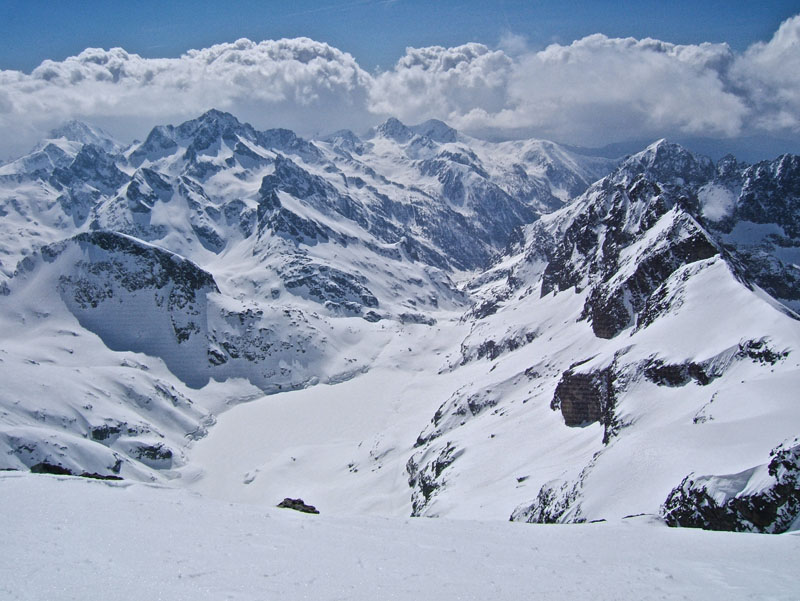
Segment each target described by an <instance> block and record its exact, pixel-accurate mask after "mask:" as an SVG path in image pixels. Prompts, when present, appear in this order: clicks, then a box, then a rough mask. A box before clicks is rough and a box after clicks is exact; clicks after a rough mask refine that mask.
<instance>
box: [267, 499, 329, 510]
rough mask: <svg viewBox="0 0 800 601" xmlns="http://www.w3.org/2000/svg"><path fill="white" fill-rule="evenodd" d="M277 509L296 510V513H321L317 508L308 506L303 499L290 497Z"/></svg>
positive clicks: (279, 504)
mask: <svg viewBox="0 0 800 601" xmlns="http://www.w3.org/2000/svg"><path fill="white" fill-rule="evenodd" d="M277 507H281V508H284V509H294V510H295V511H299V512H301V513H319V511H318V510H317V508H316V507H314V506H313V505H306V503H305V502H304V501H303V499H290V498H289V497H286V498H285V499H284V500H283V501H281V502H280V503H278V505H277Z"/></svg>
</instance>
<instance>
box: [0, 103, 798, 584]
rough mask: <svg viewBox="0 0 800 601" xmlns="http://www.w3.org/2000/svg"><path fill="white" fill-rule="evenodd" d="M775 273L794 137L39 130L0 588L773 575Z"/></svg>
mask: <svg viewBox="0 0 800 601" xmlns="http://www.w3.org/2000/svg"><path fill="white" fill-rule="evenodd" d="M798 266H800V157H797V156H793V155H784V156H781V157H777V158H776V159H774V160H772V161H764V162H761V163H758V164H755V165H746V164H743V163H740V162H737V160H736V159H735V158H733V157H732V156H728V157H725V158H723V159H722V160H720V161H718V162H716V163H714V162H713V161H711V160H710V159H706V158H704V157H702V156H698V155H695V154H693V153H692V152H690V151H688V150H686V149H684V148H682V147H680V146H678V145H676V144H673V143H670V142H668V141H666V140H660V141H657V142H655V143H653V144H652V145H650V146H648V147H647V148H645V149H644V150H642V151H641V152H639V153H637V154H634V155H631V156H627V157H622V158H620V159H618V160H610V159H605V158H599V157H594V156H588V155H581V154H579V153H577V152H575V151H574V150H569V149H567V148H564V147H562V146H559V145H557V144H554V143H551V142H546V141H540V140H523V141H510V142H487V141H483V140H479V139H475V138H471V137H469V136H466V135H464V134H461V133H459V132H457V131H455V130H453V129H452V128H450V127H448V126H447V125H446V124H444V123H442V122H440V121H428V122H426V123H422V124H419V125H415V126H408V125H405V124H403V123H401V122H400V121H398V120H396V119H389V120H388V121H386V122H385V123H383V124H382V125H380V126H378V127H376V128H375V129H373V130H372V131H370V132H367V133H366V134H364V135H360V136H358V135H356V134H355V133H353V132H350V131H339V132H336V133H333V134H331V135H328V136H326V137H322V138H320V139H315V140H305V139H302V138H300V137H298V136H296V135H295V134H294V133H293V132H291V131H289V130H282V129H273V130H267V131H258V130H256V129H255V128H253V127H252V126H250V125H248V124H246V123H242V122H240V121H239V120H237V118H236V117H235V116H233V115H231V114H228V113H224V112H220V111H216V110H212V111H209V112H207V113H205V114H203V115H201V116H199V117H198V118H196V119H194V120H191V121H188V122H185V123H182V124H179V125H163V126H158V127H156V128H154V129H153V130H152V131H151V132H150V134H149V135H148V136H147V138H146V139H145V140H144V141H143V142H134V143H133V144H132V145H130V146H127V147H125V146H123V145H121V144H120V143H119V142H117V141H115V140H113V139H111V138H110V137H109V136H108V135H106V134H105V133H103V132H102V131H100V130H98V129H96V128H93V127H91V126H88V125H85V124H83V123H79V122H71V123H69V124H66V125H65V126H63V127H61V128H59V129H58V130H55V131H53V132H52V134H51V138H50V139H48V140H44V141H43V142H42V143H41V144H39V145H38V146H37V147H36V148H35V149H34V150H33V151H32V152H31V153H29V154H28V155H26V156H23V157H21V158H19V159H16V160H14V161H11V162H8V163H5V164H2V165H0V378H2V382H3V385H2V387H0V470H3V472H2V473H0V497H2V499H3V501H4V506H5V507H6V515H7V516H9V519H10V520H11V521H12V522H13V524H12V525H11V526H10V527H9V529H8V530H7V531H6V534H7V535H5V536H4V537H3V539H4V540H3V544H4V545H5V546H4V555H5V556H9V555H11V556H13V559H12V560H11V562H10V563H9V564H7V565H8V567H0V575H3V576H4V577H3V578H2V579H0V580H2V582H3V584H0V593H2V594H3V595H5V596H6V597H7V598H31V599H34V598H81V591H84V592H85V591H86V590H88V589H86V588H81V587H80V586H79V585H78V584H75V582H73V581H72V580H69V579H67V580H65V581H59V580H58V579H57V578H56V576H55V575H54V574H55V572H54V571H53V570H52V569H48V568H47V566H46V565H45V566H43V569H45V570H46V571H47V574H46V575H42V577H41V578H40V579H38V580H37V579H34V580H33V582H36V583H37V584H36V585H32V586H28V587H26V586H24V582H23V580H24V581H25V582H31V581H30V580H29V579H27V578H22V574H23V573H24V572H25V570H26V569H30V566H31V565H32V564H34V563H37V562H39V563H41V562H42V557H43V556H47V557H50V559H48V560H47V561H48V562H49V561H51V559H52V557H51V556H54V554H57V553H61V552H64V551H63V549H64V548H65V545H66V544H67V542H66V541H69V540H74V541H75V545H77V547H76V549H77V550H76V551H74V555H72V556H71V558H70V559H63V560H57V563H56V565H57V566H58V570H62V569H63V572H64V573H67V572H69V573H72V574H76V573H77V574H83V576H81V578H83V577H86V578H89V577H90V576H92V575H95V572H97V571H98V570H99V571H102V570H103V561H104V554H103V553H102V552H101V551H100V550H98V548H97V546H98V545H101V546H102V545H103V544H106V545H111V546H112V547H114V548H116V547H117V545H121V546H124V545H125V542H124V541H125V540H127V541H134V546H133V547H132V548H131V549H130V550H128V551H122V550H116V551H113V552H111V554H110V555H108V554H106V556H107V557H109V558H114V560H115V561H117V562H118V563H119V564H120V565H123V564H124V565H125V566H127V567H125V568H121V567H119V565H118V566H117V567H118V569H119V570H122V571H121V572H120V578H121V579H122V580H119V582H122V581H123V580H124V581H125V582H127V583H128V585H127V586H128V588H127V589H125V588H123V590H126V591H127V592H126V593H124V594H123V595H122V597H121V598H127V597H125V595H129V596H130V597H131V598H134V597H136V596H137V595H138V596H141V594H142V593H144V594H149V593H152V590H156V589H152V590H151V588H148V587H149V586H150V584H146V583H142V582H140V575H141V574H143V573H152V574H154V575H155V576H154V577H155V578H161V581H162V582H167V581H168V582H169V584H167V585H164V586H166V588H163V589H158V590H162V591H166V593H164V594H165V595H166V596H165V597H164V598H170V599H179V598H184V597H186V598H189V597H190V596H191V598H193V599H197V598H209V599H212V598H216V599H218V598H225V596H224V595H226V594H227V595H228V597H227V598H237V599H238V598H243V599H246V598H254V599H255V598H265V595H266V596H267V597H268V596H269V594H268V593H267V592H266V591H271V590H273V589H271V588H269V587H270V586H272V585H269V584H268V583H269V582H270V580H269V578H273V583H277V584H276V585H275V586H276V587H277V588H275V589H274V590H282V591H284V593H286V595H287V596H288V597H289V598H298V599H299V598H330V599H333V598H352V599H360V598H375V597H379V598H387V599H388V598H403V599H405V598H412V597H414V598H420V597H423V598H424V597H426V596H433V595H434V594H435V595H437V596H440V597H441V596H444V597H447V598H456V597H457V596H458V594H462V596H463V598H488V597H494V598H497V599H506V598H508V599H512V598H522V597H523V596H531V595H533V594H534V592H536V591H538V592H539V593H541V594H540V595H539V596H542V597H543V598H576V599H577V598H593V599H596V598H609V599H617V598H637V599H643V598H662V597H660V596H659V594H665V595H667V596H668V597H669V598H673V597H674V598H678V597H679V596H680V595H686V596H688V597H689V598H696V597H697V596H699V593H700V591H702V592H703V596H704V597H706V598H726V599H730V598H748V595H749V596H755V597H762V596H763V597H764V598H767V597H769V598H775V599H795V598H797V593H798V592H800V589H798V588H797V584H796V583H795V582H794V578H793V577H792V565H793V564H791V563H790V559H791V558H792V557H795V558H796V557H797V553H798V546H799V545H800V539H798V538H797V536H798V535H797V534H796V532H798V531H800V402H798V401H800V397H798V392H797V391H798V390H800V318H799V317H798V313H800V267H798ZM29 472H33V473H37V474H38V475H29ZM41 474H45V475H41ZM79 476H83V477H84V478H83V479H80V478H76V477H79ZM285 498H288V499H289V500H294V499H297V500H300V499H301V498H302V499H303V500H305V502H306V503H308V504H310V505H313V506H314V507H315V508H316V510H318V511H319V512H320V515H319V516H316V515H314V516H310V515H309V516H304V515H300V514H296V515H295V512H292V511H291V509H277V508H275V505H277V504H278V503H279V502H280V501H281V500H282V499H285ZM176 506H181V507H184V510H183V512H182V513H181V512H180V511H178V510H177V509H176ZM91 507H97V508H98V509H97V511H92V510H90V508H91ZM84 512H85V513H86V514H87V515H86V516H85V518H84V517H81V518H73V519H67V518H66V517H65V516H68V515H73V516H74V515H75V513H78V514H80V513H84ZM138 512H141V514H142V515H141V522H140V521H139V519H138V518H137V519H134V518H135V514H137V513H138ZM416 516H420V517H440V518H448V519H444V520H437V521H435V522H436V523H435V524H434V523H433V522H430V526H428V525H427V524H428V523H429V521H425V520H409V519H408V518H410V517H416ZM74 519H80V520H83V519H85V524H86V527H87V528H88V529H89V530H90V531H91V532H86V531H84V530H83V529H82V528H80V527H79V524H80V523H81V522H80V521H73V520H74ZM314 520H316V521H314ZM509 520H510V521H512V522H527V523H532V524H555V523H558V524H566V523H570V524H577V523H581V524H583V525H582V526H574V527H561V529H556V530H553V529H543V527H535V526H528V525H526V524H525V525H524V524H501V523H500V522H508V521H509ZM596 522H599V523H596ZM142 523H143V524H146V525H144V526H142V525H141V524H142ZM590 523H591V524H590ZM668 526H675V527H679V528H677V529H675V530H673V529H670V528H668ZM195 528H199V529H200V532H197V531H196V530H195ZM537 528H538V529H537ZM689 528H702V529H706V530H722V531H735V532H749V533H770V534H780V533H785V534H783V535H782V536H775V537H765V536H755V535H751V536H750V537H745V538H742V537H741V536H739V537H737V536H735V535H732V534H713V533H704V532H701V531H697V530H689ZM108 529H111V530H113V534H112V533H111V532H107V535H108V538H106V536H105V535H102V534H101V533H103V532H104V531H106V530H108ZM170 529H173V530H174V537H175V538H174V543H170V542H169V541H164V542H162V541H160V540H158V537H159V536H162V535H163V534H162V533H163V532H164V531H168V532H169V531H170ZM351 532H352V533H353V534H352V547H351V549H350V551H349V553H348V554H344V555H342V556H338V555H337V552H336V551H335V548H336V546H337V545H341V544H342V538H345V537H347V536H350V534H349V533H351ZM151 535H152V536H151ZM251 536H252V537H254V538H253V539H252V540H251V539H250V537H251ZM64 537H67V538H64ZM69 537H72V538H71V539H70V538H69ZM226 537H227V538H226ZM681 537H683V538H681ZM30 540H36V541H39V543H38V545H40V547H39V546H38V545H36V546H35V545H33V544H32V543H30V542H28V543H26V542H25V541H30ZM198 540H199V541H200V544H201V545H205V546H206V547H207V548H209V549H217V550H218V549H220V548H224V546H225V545H226V544H227V545H230V546H231V547H233V546H236V547H237V548H238V547H240V546H246V545H248V544H250V543H252V544H253V545H254V549H257V550H259V551H260V552H262V553H263V554H264V555H263V557H264V558H272V557H281V558H282V559H281V560H280V561H279V562H278V563H279V564H280V566H283V567H280V566H278V565H277V564H274V565H271V567H270V566H269V565H267V564H268V563H269V561H267V559H264V561H265V562H266V563H265V564H264V565H263V566H262V567H263V569H262V570H261V571H258V570H256V571H248V572H247V574H246V575H243V573H242V570H243V569H244V566H245V565H249V564H248V562H249V561H251V560H252V561H255V560H256V559H257V557H256V555H257V554H256V555H253V556H252V557H251V553H250V552H249V551H245V550H242V549H240V550H239V551H237V552H235V553H233V554H228V555H227V556H226V557H227V559H223V558H221V557H222V555H220V558H218V559H215V560H213V561H212V562H211V563H209V565H206V566H205V567H204V565H203V564H204V563H205V562H206V561H207V558H206V556H205V555H203V554H202V553H201V552H200V551H199V550H198V548H197V547H196V545H195V542H196V541H198ZM225 541H227V542H225ZM505 541H508V545H510V546H509V547H508V548H503V546H504V543H505ZM170 544H174V546H176V547H178V548H179V549H180V550H179V551H177V552H176V553H177V556H178V557H180V558H182V561H185V562H187V564H186V565H185V566H167V565H166V564H167V563H169V560H168V559H167V558H168V556H169V551H168V549H169V548H170ZM20 545H21V547H20ZM151 545H152V546H153V547H155V549H157V551H153V550H152V549H149V547H150V546H151ZM611 545H613V546H614V547H622V549H621V550H620V551H619V556H618V557H617V558H616V559H614V560H613V561H611V562H610V563H606V564H604V563H603V561H602V560H603V557H602V556H603V554H604V553H606V551H605V550H604V549H605V548H606V547H609V546H611ZM319 546H323V547H324V548H325V549H327V551H325V552H323V553H322V555H321V557H322V559H320V560H319V561H318V562H316V564H315V565H313V566H311V567H309V568H308V571H307V572H304V571H302V570H299V568H297V567H296V566H295V567H290V566H293V565H294V562H301V561H305V558H307V557H308V556H309V555H313V554H314V553H318V552H319ZM393 547H394V548H395V550H396V554H395V555H393V552H392V548H393ZM651 547H652V548H658V550H657V551H652V553H651V554H649V555H648V551H647V549H650V548H651ZM687 547H691V548H692V549H693V550H692V551H691V552H690V553H688V554H684V550H685V548H687ZM120 548H121V547H120ZM12 549H16V551H12ZM20 549H21V550H20ZM578 549H581V551H580V552H579V551H578ZM137 550H138V551H137ZM484 550H485V554H486V558H487V559H486V562H485V564H484V560H483V556H482V554H483V553H484ZM70 553H72V551H70ZM450 554H452V555H450ZM643 555H644V556H643ZM676 556H679V558H678V559H675V557H676ZM37 557H38V559H37ZM215 557H216V556H215ZM584 557H585V558H588V563H586V569H585V570H583V571H582V570H581V569H580V568H579V569H575V568H576V566H577V565H578V563H580V561H581V558H584ZM755 558H758V559H755ZM395 559H396V564H397V565H395V566H393V567H392V568H391V569H395V570H398V573H402V574H406V575H412V574H417V575H418V576H420V578H423V580H422V581H424V582H428V583H429V585H428V588H425V587H423V586H422V585H421V584H420V585H418V584H415V583H414V581H413V579H412V580H406V579H405V578H404V577H400V576H396V577H391V578H389V579H388V580H385V579H382V578H381V577H379V576H376V575H375V571H376V570H380V569H384V568H383V566H384V564H385V566H386V568H385V569H387V570H388V569H390V566H391V564H392V562H393V561H394V560H395ZM208 561H210V560H208ZM640 561H641V562H642V563H641V565H640V570H641V571H640V572H638V573H637V574H635V575H633V576H631V575H629V576H630V577H629V579H628V580H627V581H625V582H623V581H622V580H621V578H622V575H623V574H625V573H627V570H628V567H626V566H629V565H630V563H631V562H640ZM753 561H756V564H755V565H754V564H753ZM59 562H60V563H59ZM137 562H143V563H137ZM160 562H163V563H164V565H162V564H161V563H160ZM281 562H283V563H281ZM353 562H355V563H353ZM703 562H705V563H703ZM474 563H477V564H479V566H480V567H479V568H478V569H477V571H473V570H472V569H471V568H470V569H467V570H464V567H465V566H468V565H471V564H474ZM565 563H568V564H571V565H572V567H571V568H569V569H568V570H567V569H566V568H564V567H563V565H564V564H565ZM211 564H213V567H209V566H211ZM284 564H285V565H284ZM665 564H667V565H665ZM679 564H680V565H679ZM723 564H725V567H724V569H723V568H722V567H720V566H722V565H723ZM356 565H358V566H362V567H361V568H360V570H361V571H359V568H357V567H356ZM554 565H558V566H562V567H561V570H562V571H561V572H558V573H554V572H553V571H552V570H553V566H554ZM25 566H27V567H25ZM237 566H238V567H237ZM276 566H277V567H276ZM531 566H534V567H531ZM548 566H549V567H548ZM206 568H208V569H206ZM270 570H272V571H270ZM420 570H427V571H425V572H424V574H422V573H421V572H420ZM661 570H663V572H661ZM748 570H750V571H749V572H748ZM262 572H263V574H262ZM32 573H33V572H31V574H32ZM279 573H280V574H283V576H277V575H278V574H279ZM198 574H199V576H198ZM203 574H207V575H208V574H211V575H215V576H213V577H209V578H206V577H204V576H203ZM359 574H361V575H360V576H359ZM12 575H13V577H12ZM65 578H66V576H65ZM275 578H277V580H276V579H275ZM281 578H283V579H282V580H281ZM318 578H319V579H321V581H324V580H325V579H326V578H327V579H328V584H329V586H327V587H324V586H322V585H321V584H320V583H319V582H318V581H317V579H318ZM387 578H388V577H387ZM392 578H394V580H392ZM426 578H427V580H425V579H426ZM662 578H663V579H664V582H661V581H660V579H662ZM674 578H678V580H677V581H676V580H674ZM565 579H566V580H565ZM669 579H672V581H670V580H669ZM111 580H113V579H111ZM256 581H258V583H260V584H258V583H257V582H256ZM565 581H566V582H568V583H570V584H565ZM59 582H61V584H62V585H63V586H62V588H60V589H59ZM65 582H66V583H67V584H64V583H65ZM221 582H222V583H224V584H220V583H221ZM303 583H305V585H304V586H301V585H303ZM359 583H360V587H359ZM404 583H405V584H404ZM454 583H456V584H454ZM654 583H656V584H658V583H660V584H658V586H656V584H654ZM151 584H152V583H151ZM290 584H291V585H292V586H295V585H296V586H297V588H292V589H291V590H292V592H288V591H289V589H288V588H287V587H288V586H289V585H290ZM661 585H663V586H664V587H665V588H663V589H660V588H659V586H661ZM110 586H111V581H109V582H108V583H106V582H98V583H97V589H96V590H97V591H105V593H106V596H108V595H110V594H111V593H110V591H111V590H112V589H111V588H108V587H110ZM154 586H155V585H154ZM259 586H264V587H266V588H263V589H259V588H258V587H259ZM351 586H352V587H353V589H352V590H350V588H349V587H351ZM453 586H454V587H455V588H453ZM537 586H538V587H539V588H537ZM226 587H227V588H226ZM320 587H322V588H320ZM564 587H566V588H564ZM58 591H60V593H59V592H58ZM348 591H350V592H348ZM353 591H355V592H353ZM388 591H391V594H390V593H389V592H388ZM437 591H438V592H437ZM446 591H455V593H456V596H453V594H447V593H446ZM598 591H600V592H598ZM262 593H263V594H262ZM115 595H116V596H119V595H117V594H116V593H115ZM304 595H306V596H304ZM392 595H394V596H392ZM662 596H663V595H662Z"/></svg>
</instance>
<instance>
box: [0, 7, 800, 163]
mask: <svg viewBox="0 0 800 601" xmlns="http://www.w3.org/2000/svg"><path fill="white" fill-rule="evenodd" d="M212 107H215V108H219V109H223V110H228V111H231V112H232V113H234V114H236V115H237V116H238V117H240V118H241V119H243V120H245V121H248V122H250V123H252V124H253V125H254V126H256V127H260V128H266V127H278V126H281V127H288V128H291V129H294V130H296V131H298V132H299V133H301V134H302V135H312V134H314V133H316V132H320V133H327V132H330V131H333V130H335V129H338V128H343V127H348V128H351V129H354V130H355V131H357V132H358V131H363V130H365V129H366V128H368V127H370V126H372V125H374V124H376V123H377V122H378V121H380V120H382V119H384V118H386V117H388V116H395V117H398V118H400V119H401V120H403V121H405V122H408V123H417V122H421V121H423V120H425V119H428V118H438V119H442V120H445V121H447V122H448V123H450V124H451V125H452V126H454V127H456V128H458V129H460V130H463V131H465V132H467V133H472V134H476V135H491V136H492V137H496V138H497V137H500V138H510V137H519V136H536V137H543V138H549V139H554V140H557V141H562V142H568V143H573V144H580V145H603V144H607V143H612V142H622V141H626V140H634V139H635V140H641V139H645V138H651V139H652V138H657V137H662V136H711V137H722V138H724V137H733V136H742V135H753V134H763V133H769V134H774V135H778V136H782V137H784V138H786V137H788V138H791V139H794V140H798V139H800V16H797V17H794V18H792V19H789V20H787V21H786V22H784V23H783V24H782V25H781V26H780V28H779V29H778V31H777V32H776V33H775V35H774V36H773V38H772V39H771V40H769V41H767V42H763V43H758V44H755V45H753V46H751V47H750V48H749V49H748V50H747V51H745V52H744V53H735V52H733V51H732V50H731V48H730V47H729V46H728V45H727V44H710V43H705V44H696V45H676V44H671V43H668V42H663V41H659V40H652V39H643V40H637V39H633V38H624V39H619V38H609V37H607V36H604V35H602V34H595V35H592V36H588V37H585V38H583V39H580V40H576V41H575V42H573V43H571V44H569V45H559V44H553V45H550V46H548V47H547V48H545V49H543V50H538V51H535V50H531V49H530V48H529V47H528V46H527V45H526V43H525V40H524V39H522V38H520V37H519V36H514V35H512V34H509V35H507V36H505V37H504V38H503V40H501V43H500V44H499V47H498V48H490V47H488V46H486V45H483V44H477V43H471V44H465V45H462V46H457V47H454V48H444V47H440V46H432V47H427V48H408V49H407V50H406V53H405V55H404V56H402V57H401V58H400V60H399V61H398V62H397V64H396V65H395V66H394V67H393V68H391V69H389V70H387V71H384V72H382V73H376V74H369V73H367V72H366V71H365V70H364V69H362V68H361V67H360V66H359V64H358V63H357V62H356V60H355V59H354V58H353V57H352V56H350V55H349V54H347V53H344V52H341V51H340V50H337V49H336V48H333V47H331V46H329V45H327V44H322V43H319V42H315V41H313V40H310V39H307V38H299V39H293V40H278V41H264V42H261V43H254V42H251V41H249V40H239V41H237V42H235V43H231V44H219V45H216V46H213V47H211V48H207V49H203V50H192V51H190V52H187V53H186V54H185V55H183V56H181V57H179V58H172V59H145V58H142V57H140V56H137V55H135V54H129V53H127V52H125V51H124V50H122V49H119V48H115V49H112V50H98V49H87V50H85V51H84V52H82V53H81V54H79V55H78V56H75V57H71V58H68V59H66V60H64V61H61V62H54V61H45V62H44V63H42V65H40V66H39V67H38V68H36V69H35V70H34V71H33V72H32V73H30V74H25V73H20V72H17V71H0V128H2V131H3V132H4V133H5V136H4V139H3V140H0V156H3V155H8V154H9V153H10V152H11V151H12V150H13V151H18V152H22V151H24V150H27V148H28V147H30V145H32V144H33V143H34V142H35V141H36V140H38V139H40V138H41V137H42V136H43V134H44V133H45V132H46V131H47V129H49V128H50V127H53V126H55V125H58V124H59V123H61V122H63V121H65V120H67V119H70V118H79V119H84V120H87V121H90V122H92V123H94V124H97V125H100V126H101V127H103V128H105V129H107V130H109V131H110V132H112V133H114V134H116V135H118V136H120V137H121V138H122V139H126V138H128V139H130V137H133V136H134V135H136V136H143V135H145V134H146V133H147V131H148V130H149V128H150V127H152V126H153V125H155V124H159V123H175V122H179V121H181V120H183V119H187V118H192V117H195V116H197V115H198V114H200V113H201V112H203V111H205V110H207V109H208V108H212ZM12 147H13V148H12Z"/></svg>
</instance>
